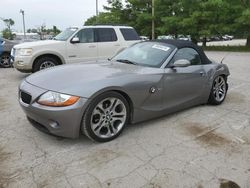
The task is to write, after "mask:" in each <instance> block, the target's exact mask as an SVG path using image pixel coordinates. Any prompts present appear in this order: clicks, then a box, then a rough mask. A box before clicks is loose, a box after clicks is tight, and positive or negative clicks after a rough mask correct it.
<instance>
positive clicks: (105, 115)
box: [91, 97, 127, 138]
mask: <svg viewBox="0 0 250 188" xmlns="http://www.w3.org/2000/svg"><path fill="white" fill-rule="evenodd" d="M126 118H127V110H126V107H125V104H124V103H123V102H122V101H121V100H120V99H118V98H115V97H111V98H106V99H104V100H102V101H101V102H99V103H98V104H97V105H96V107H95V108H94V110H93V112H92V115H91V129H92V131H93V132H94V134H95V135H96V136H98V137H100V138H110V137H113V136H115V135H116V134H118V133H119V132H120V130H121V129H122V128H123V126H124V125H125V123H126Z"/></svg>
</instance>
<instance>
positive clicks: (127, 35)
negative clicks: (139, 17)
mask: <svg viewBox="0 0 250 188" xmlns="http://www.w3.org/2000/svg"><path fill="white" fill-rule="evenodd" d="M120 31H121V33H122V35H123V37H124V39H125V40H140V37H139V36H138V34H137V32H136V31H135V30H134V29H132V28H123V29H120Z"/></svg>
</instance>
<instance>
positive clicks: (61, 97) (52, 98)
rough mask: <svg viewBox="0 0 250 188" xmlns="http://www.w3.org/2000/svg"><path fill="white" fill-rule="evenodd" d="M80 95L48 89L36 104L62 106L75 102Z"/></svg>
mask: <svg viewBox="0 0 250 188" xmlns="http://www.w3.org/2000/svg"><path fill="white" fill-rule="evenodd" d="M79 98H80V97H77V96H71V95H66V94H62V93H57V92H53V91H48V92H46V93H44V94H43V95H41V96H40V97H39V99H38V100H37V103H38V104H41V105H45V106H54V107H63V106H70V105H73V104H75V103H76V102H77V101H78V100H79Z"/></svg>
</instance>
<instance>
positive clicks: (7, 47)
mask: <svg viewBox="0 0 250 188" xmlns="http://www.w3.org/2000/svg"><path fill="white" fill-rule="evenodd" d="M1 40H2V44H1V45H2V47H3V52H2V54H0V55H1V58H0V59H1V61H0V66H1V67H4V68H8V67H11V62H10V57H11V56H10V53H11V49H12V47H13V46H14V45H16V44H18V42H16V41H10V40H7V39H1Z"/></svg>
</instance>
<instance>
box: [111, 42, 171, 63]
mask: <svg viewBox="0 0 250 188" xmlns="http://www.w3.org/2000/svg"><path fill="white" fill-rule="evenodd" d="M172 51H173V47H172V46H170V45H168V44H164V43H157V42H142V43H137V44H135V45H133V46H131V47H129V48H126V49H125V50H123V51H122V52H120V53H119V54H117V55H116V56H115V57H114V58H113V60H116V61H119V60H128V61H131V62H134V63H135V64H138V65H142V66H148V67H160V66H161V65H162V63H163V62H164V61H165V60H166V58H167V57H168V56H169V55H170V54H171V52H172Z"/></svg>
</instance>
